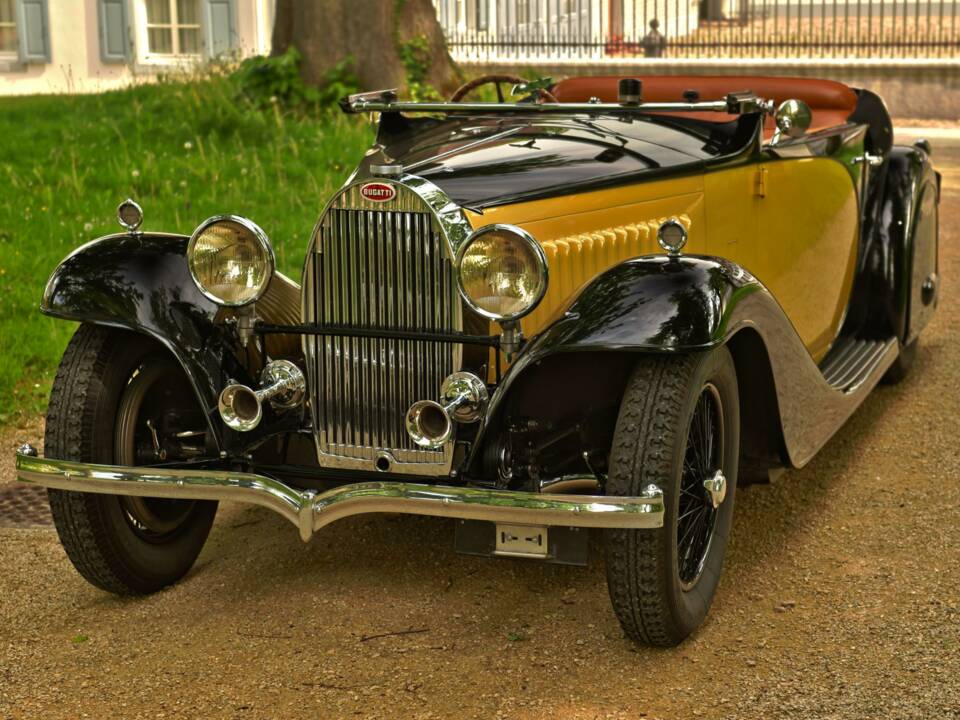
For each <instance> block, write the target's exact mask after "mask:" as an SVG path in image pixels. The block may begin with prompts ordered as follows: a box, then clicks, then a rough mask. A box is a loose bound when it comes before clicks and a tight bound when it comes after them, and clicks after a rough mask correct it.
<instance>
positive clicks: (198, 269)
mask: <svg viewBox="0 0 960 720" xmlns="http://www.w3.org/2000/svg"><path fill="white" fill-rule="evenodd" d="M187 263H188V264H189V266H190V274H191V275H192V276H193V281H194V282H195V283H196V284H197V287H198V288H200V292H202V293H203V294H204V295H206V296H207V297H208V298H210V299H211V300H213V301H214V302H215V303H218V304H220V305H227V306H230V307H238V306H241V305H248V304H250V303H252V302H254V301H255V300H257V299H259V298H260V296H261V295H263V293H264V292H265V291H266V289H267V285H269V284H270V278H271V277H273V269H274V265H275V260H274V256H273V248H271V247H270V241H269V240H268V239H267V236H266V235H265V234H264V232H263V230H261V229H260V228H259V227H257V226H256V225H255V224H254V223H252V222H250V221H249V220H247V219H246V218H242V217H237V216H236V215H220V216H217V217H212V218H210V219H209V220H205V221H204V222H202V223H201V224H200V226H199V227H198V228H197V229H196V230H195V231H194V233H193V235H192V236H191V237H190V244H189V245H188V246H187Z"/></svg>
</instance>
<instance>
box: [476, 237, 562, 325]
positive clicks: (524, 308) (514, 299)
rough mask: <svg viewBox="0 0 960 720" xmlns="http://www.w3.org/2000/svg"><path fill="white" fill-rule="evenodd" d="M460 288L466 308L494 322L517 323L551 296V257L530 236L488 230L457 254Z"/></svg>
mask: <svg viewBox="0 0 960 720" xmlns="http://www.w3.org/2000/svg"><path fill="white" fill-rule="evenodd" d="M457 270H458V272H457V282H458V285H459V287H460V294H461V295H462V296H463V299H464V300H466V302H467V304H468V305H469V306H470V307H472V308H473V309H474V310H476V311H477V312H478V313H480V314H481V315H483V316H484V317H488V318H491V319H493V320H501V321H502V320H517V319H518V318H521V317H523V316H524V315H526V314H527V313H529V312H530V311H532V310H533V309H534V308H535V307H536V306H537V304H538V303H539V302H540V300H542V299H543V294H544V293H545V292H546V291H547V280H548V278H547V257H546V255H544V252H543V248H542V247H540V244H539V243H538V242H537V241H536V240H534V239H533V237H532V236H531V235H530V233H528V232H526V231H525V230H521V229H520V228H518V227H516V226H514V225H487V226H486V227H482V228H480V229H479V230H477V231H475V232H474V233H472V234H471V235H470V237H468V238H467V241H466V242H465V243H464V244H463V246H462V247H461V248H460V251H459V252H458V253H457Z"/></svg>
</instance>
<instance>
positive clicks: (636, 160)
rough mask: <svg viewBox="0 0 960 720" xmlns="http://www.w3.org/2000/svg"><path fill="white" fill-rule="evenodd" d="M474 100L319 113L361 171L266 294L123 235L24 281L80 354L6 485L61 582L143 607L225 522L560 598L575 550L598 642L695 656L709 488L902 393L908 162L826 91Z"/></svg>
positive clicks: (703, 82) (270, 274)
mask: <svg viewBox="0 0 960 720" xmlns="http://www.w3.org/2000/svg"><path fill="white" fill-rule="evenodd" d="M503 81H506V82H516V83H517V87H514V88H513V91H514V93H515V95H516V96H517V98H518V99H517V101H516V102H504V101H503V100H502V99H501V100H500V101H498V102H470V101H467V102H463V95H464V93H465V92H466V91H468V90H471V89H473V87H475V86H476V85H477V84H478V83H471V85H470V86H467V87H465V88H462V89H461V90H462V91H463V92H458V94H457V95H456V96H455V97H454V98H452V99H451V101H450V102H430V103H412V102H403V101H400V100H398V99H397V97H396V94H395V93H393V92H390V91H386V92H377V93H365V94H361V95H356V96H351V97H350V98H346V99H345V100H344V101H343V107H344V109H345V111H346V112H349V113H371V114H372V115H371V116H372V117H373V118H374V119H375V121H376V122H377V123H378V127H377V139H376V144H375V145H374V146H373V147H372V148H371V150H370V151H369V153H368V154H367V156H366V157H365V159H364V160H363V161H362V163H361V164H360V166H359V167H358V168H357V169H356V171H355V172H354V173H353V175H352V177H351V178H350V179H349V181H348V182H347V183H346V184H345V185H344V186H343V188H342V189H340V190H339V191H338V192H336V193H335V195H334V196H333V197H332V198H331V199H329V201H328V202H327V203H326V207H325V208H323V209H322V211H321V212H320V219H319V221H318V222H317V224H316V227H315V229H314V231H313V234H312V239H311V241H310V244H309V248H308V250H307V254H306V260H305V263H304V266H303V277H302V281H301V284H299V285H298V284H296V283H295V282H293V281H292V280H289V279H288V278H286V277H284V276H283V275H281V274H279V273H278V272H276V270H275V268H274V255H273V251H272V250H271V246H270V243H269V241H268V239H267V236H266V235H265V234H264V233H263V231H262V230H260V229H259V228H258V227H257V226H256V225H254V224H253V223H252V222H250V221H249V220H247V219H245V218H243V217H239V216H235V215H222V216H218V217H214V218H210V219H209V220H206V221H204V222H202V223H201V224H200V225H199V227H197V229H196V230H195V231H194V232H193V234H192V235H191V236H189V237H188V236H185V235H174V234H164V233H158V232H144V231H141V230H140V229H139V228H140V223H141V221H142V212H141V211H140V208H139V207H138V206H137V205H136V203H134V202H132V201H127V202H125V203H124V204H122V205H121V207H120V209H119V212H118V214H119V219H120V222H121V224H122V225H124V227H125V228H126V232H122V233H119V234H115V235H111V236H109V237H104V238H101V239H99V240H96V241H94V242H91V243H89V244H87V245H84V246H83V247H81V248H79V249H77V250H76V251H75V252H74V253H72V254H71V255H70V256H69V257H67V258H66V259H65V260H64V261H63V262H62V264H61V265H60V266H59V267H57V268H56V270H55V271H54V272H53V275H52V276H51V278H50V280H49V283H48V284H47V286H46V289H45V291H44V295H43V301H42V311H43V312H44V313H46V314H48V315H52V316H55V317H59V318H66V319H69V320H75V321H79V322H80V325H79V328H78V329H77V331H76V334H75V335H74V337H73V339H72V341H71V342H70V344H69V347H68V348H67V350H66V352H65V354H64V357H63V361H62V364H61V366H60V370H59V372H58V373H57V376H56V380H55V382H54V386H53V391H52V394H51V397H50V406H49V410H48V413H47V424H46V438H45V448H44V449H45V457H40V456H39V455H38V453H37V452H36V450H35V449H33V448H31V447H29V446H25V447H23V448H21V451H20V452H19V454H18V457H17V463H18V468H19V476H20V477H21V478H22V479H23V480H25V481H28V482H35V483H40V484H42V485H45V486H47V487H48V488H49V489H50V490H49V497H50V506H51V510H52V512H53V517H54V520H55V523H56V527H57V530H58V532H59V535H60V539H61V541H62V543H63V545H64V547H65V548H66V551H67V554H68V556H69V558H70V560H72V561H73V563H74V565H75V566H76V568H77V569H78V570H79V572H80V573H81V574H82V575H83V576H84V577H85V578H86V579H87V580H89V581H90V582H91V583H93V584H94V585H96V586H98V587H100V588H103V589H104V590H108V591H111V592H115V593H148V592H151V591H154V590H157V589H159V588H161V587H163V586H165V585H167V584H169V583H172V582H174V581H176V580H177V579H178V578H180V577H181V576H183V575H184V573H186V572H187V571H188V569H189V568H190V567H191V565H192V563H193V562H194V560H195V558H196V557H197V554H198V553H199V552H200V549H201V546H202V545H203V543H204V540H205V539H206V537H207V534H208V532H209V530H210V527H211V523H212V522H213V518H214V513H215V511H216V508H217V501H218V500H238V501H245V502H250V503H255V504H259V505H262V506H266V507H268V508H270V509H272V510H275V511H276V512H278V513H280V514H282V515H283V516H285V517H286V518H288V519H289V520H290V521H292V522H293V523H294V524H295V525H297V527H298V528H299V531H300V534H301V536H302V538H303V539H304V540H308V539H309V538H310V537H311V535H312V534H313V533H314V531H316V530H318V529H319V528H321V527H322V526H324V525H326V524H328V523H330V522H332V521H333V520H336V519H338V518H343V517H345V516H348V515H355V514H360V513H372V512H391V513H415V514H424V515H436V516H443V517H449V518H454V519H455V522H454V526H455V544H456V547H457V548H458V549H459V550H461V551H463V552H467V553H474V554H481V555H492V556H510V557H520V558H531V559H537V560H541V561H548V562H560V563H571V564H578V563H583V562H585V561H586V558H587V551H588V536H589V532H587V529H588V528H602V529H603V530H604V533H603V544H604V547H605V554H606V567H607V578H608V584H609V590H610V597H611V600H612V603H613V607H614V610H615V612H616V615H617V617H618V618H619V620H620V623H621V624H622V626H623V628H624V630H625V632H626V634H627V635H629V636H630V637H631V638H634V639H637V640H639V641H642V642H646V643H652V644H657V645H670V644H675V643H678V642H680V641H681V640H682V639H683V638H684V637H686V636H687V635H688V634H689V633H691V632H692V631H693V630H694V629H696V628H697V626H698V625H699V624H700V623H701V622H702V621H703V619H704V617H705V615H706V613H707V610H708V607H709V605H710V602H711V599H712V597H713V595H714V592H715V589H716V587H717V582H718V579H719V577H720V571H721V566H722V563H723V556H724V551H725V547H726V545H727V538H728V535H729V533H730V529H731V521H732V516H733V501H734V491H735V489H736V486H737V484H738V483H740V484H744V483H749V482H756V481H763V480H767V479H769V477H770V474H771V473H776V472H779V471H780V470H781V469H783V468H788V467H800V466H802V465H804V463H806V462H807V461H808V460H810V458H811V457H812V456H813V455H814V453H816V452H817V450H818V449H819V448H820V447H821V446H822V445H823V444H824V443H825V442H826V441H827V440H828V438H830V437H831V435H832V434H833V433H835V432H836V431H837V429H838V428H839V427H840V426H841V425H842V424H843V423H844V421H845V420H846V419H847V418H848V417H849V416H850V414H851V413H852V412H853V411H854V410H855V408H856V407H857V406H858V405H859V404H860V403H861V402H862V401H863V399H864V397H865V396H866V394H867V393H868V392H869V391H870V390H871V389H872V388H873V387H874V386H875V385H876V383H877V382H878V381H880V380H881V379H884V378H885V379H886V380H888V381H891V382H895V381H897V380H899V379H901V378H903V377H904V376H905V374H906V373H907V372H908V371H909V370H910V366H911V364H912V363H913V362H914V358H915V355H916V349H917V337H918V334H919V333H920V331H921V330H922V329H923V327H924V326H925V325H926V324H927V322H928V321H929V320H930V317H931V315H932V313H933V311H934V308H935V307H936V303H937V288H938V274H937V273H938V269H937V233H938V229H937V208H938V196H939V184H940V178H939V176H938V174H937V173H936V172H935V171H934V170H933V168H932V166H931V162H930V148H929V145H927V144H926V143H924V142H922V141H921V142H918V143H917V144H916V145H914V146H910V147H907V146H894V145H893V140H892V127H891V121H890V118H889V115H888V114H887V112H886V110H885V108H884V105H883V103H882V101H881V100H880V99H879V98H878V97H877V96H876V95H874V94H873V93H871V92H869V91H867V90H854V89H851V88H849V87H847V86H845V85H842V84H839V83H835V82H828V81H820V80H812V79H784V78H768V77H649V78H644V79H642V80H641V79H636V78H615V77H582V78H572V79H567V80H564V81H562V82H559V83H555V84H553V83H549V82H534V83H526V84H524V83H523V82H522V81H521V80H520V79H518V78H510V77H506V78H504V77H499V76H491V77H485V78H482V79H481V81H480V82H496V83H499V82H503ZM497 89H498V94H499V93H500V85H499V84H498V85H497ZM501 97H502V96H501ZM317 202H318V210H320V207H319V205H320V203H321V200H320V199H319V198H318V200H317Z"/></svg>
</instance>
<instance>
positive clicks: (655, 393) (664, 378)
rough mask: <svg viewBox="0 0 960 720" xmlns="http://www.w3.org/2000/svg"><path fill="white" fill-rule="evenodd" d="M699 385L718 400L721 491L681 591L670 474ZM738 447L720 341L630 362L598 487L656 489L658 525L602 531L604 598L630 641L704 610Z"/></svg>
mask: <svg viewBox="0 0 960 720" xmlns="http://www.w3.org/2000/svg"><path fill="white" fill-rule="evenodd" d="M708 383H709V384H711V385H713V386H714V388H715V389H716V390H717V393H718V395H719V397H720V400H721V408H722V409H721V411H720V412H721V414H722V417H723V423H724V432H723V461H722V466H723V467H722V468H721V469H722V470H723V473H724V475H725V476H726V480H727V483H726V488H727V490H726V497H725V499H724V500H723V502H722V503H721V504H720V507H719V508H718V509H717V510H716V516H715V521H714V526H713V527H714V530H713V532H714V534H713V537H712V539H711V540H710V542H709V545H708V548H707V550H706V555H705V559H704V562H703V570H702V572H701V574H700V576H699V579H698V580H696V582H695V583H694V584H693V587H692V588H689V589H686V590H685V589H684V588H683V585H682V583H681V581H680V572H679V570H678V566H677V544H678V542H677V526H678V525H677V524H678V512H679V495H680V481H681V475H682V471H683V463H684V456H685V453H686V446H687V435H688V428H689V426H690V421H691V417H692V415H693V412H694V407H695V406H696V403H697V400H698V399H699V397H700V394H701V391H702V390H703V389H704V388H706V387H707V385H708ZM739 450H740V411H739V397H738V390H737V375H736V370H735V368H734V364H733V359H732V357H731V356H730V353H729V351H728V350H727V349H726V348H718V349H716V350H712V351H710V352H707V353H703V354H698V355H677V356H669V355H667V356H664V355H658V356H651V357H647V358H643V359H642V360H640V362H639V363H638V364H637V366H636V368H635V369H634V371H633V373H632V375H631V377H630V379H629V381H628V383H627V387H626V390H625V392H624V396H623V401H622V403H621V406H620V414H619V417H618V419H617V425H616V430H615V432H614V439H613V447H612V449H611V453H610V474H609V477H608V480H607V487H606V492H607V494H608V495H628V496H636V495H640V494H641V493H642V491H643V489H644V488H645V487H646V486H648V485H650V484H655V485H657V486H658V487H660V488H661V489H662V491H663V496H664V504H665V508H664V509H665V513H664V524H663V527H662V528H657V529H650V530H607V531H606V532H605V535H604V540H605V550H606V564H607V586H608V588H609V591H610V599H611V602H612V604H613V609H614V611H615V613H616V615H617V618H618V619H619V620H620V624H621V626H622V627H623V630H624V632H625V633H626V634H627V636H628V637H630V638H632V639H633V640H636V641H637V642H640V643H643V644H646V645H655V646H661V647H670V646H674V645H677V644H679V643H680V642H682V641H683V640H684V638H686V637H687V636H688V635H690V633H692V632H693V631H694V630H696V629H697V628H698V627H699V626H700V625H701V623H702V622H703V620H704V618H705V617H706V615H707V611H708V610H709V608H710V604H711V602H712V600H713V596H714V593H715V591H716V588H717V583H718V581H719V579H720V573H721V569H722V567H723V557H724V553H725V551H726V545H727V538H728V536H729V533H730V527H731V523H732V520H733V501H734V494H735V490H736V485H737V466H738V464H739Z"/></svg>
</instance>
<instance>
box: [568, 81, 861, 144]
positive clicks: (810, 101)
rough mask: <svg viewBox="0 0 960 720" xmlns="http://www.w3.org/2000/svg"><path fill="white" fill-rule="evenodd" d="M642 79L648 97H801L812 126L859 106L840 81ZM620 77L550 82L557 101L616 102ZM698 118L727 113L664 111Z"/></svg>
mask: <svg viewBox="0 0 960 720" xmlns="http://www.w3.org/2000/svg"><path fill="white" fill-rule="evenodd" d="M629 77H636V78H637V79H639V80H641V81H643V99H644V101H646V102H683V93H684V92H685V91H686V90H695V91H697V92H698V93H699V94H700V99H701V100H720V99H722V98H723V97H725V96H726V95H727V93H731V92H738V91H742V90H749V91H751V92H754V93H756V94H757V95H759V96H760V97H762V98H766V99H772V100H774V101H775V102H776V103H777V104H780V103H781V102H783V101H784V100H789V99H791V98H793V99H796V100H803V101H804V102H805V103H807V105H809V106H810V110H811V111H812V113H813V122H812V123H811V125H810V131H811V132H812V131H814V130H822V129H823V128H828V127H833V126H834V125H842V124H843V123H844V122H846V120H847V118H848V117H849V116H850V114H851V113H852V112H853V110H854V108H855V107H856V106H857V94H856V93H855V92H854V91H853V90H851V89H850V88H849V87H847V86H846V85H844V84H843V83H839V82H835V81H833V80H817V79H813V78H789V77H760V76H751V75H649V76H642V75H637V76H629ZM619 81H620V76H614V75H601V76H594V77H572V78H567V79H566V80H561V81H560V82H558V83H557V84H556V85H555V86H554V87H553V91H552V92H553V94H554V95H555V96H556V98H557V100H559V101H560V102H587V101H588V100H589V99H590V98H592V97H596V98H599V99H600V100H601V101H602V102H616V101H617V84H618V82H619ZM668 114H671V115H672V114H676V115H681V116H686V117H690V116H695V117H702V118H703V119H705V120H714V121H725V120H729V119H730V116H728V115H725V114H722V113H668ZM773 130H774V126H773V119H772V118H770V117H769V116H768V117H767V118H766V120H765V124H764V131H765V134H766V135H768V136H769V135H770V134H772V133H773Z"/></svg>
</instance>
